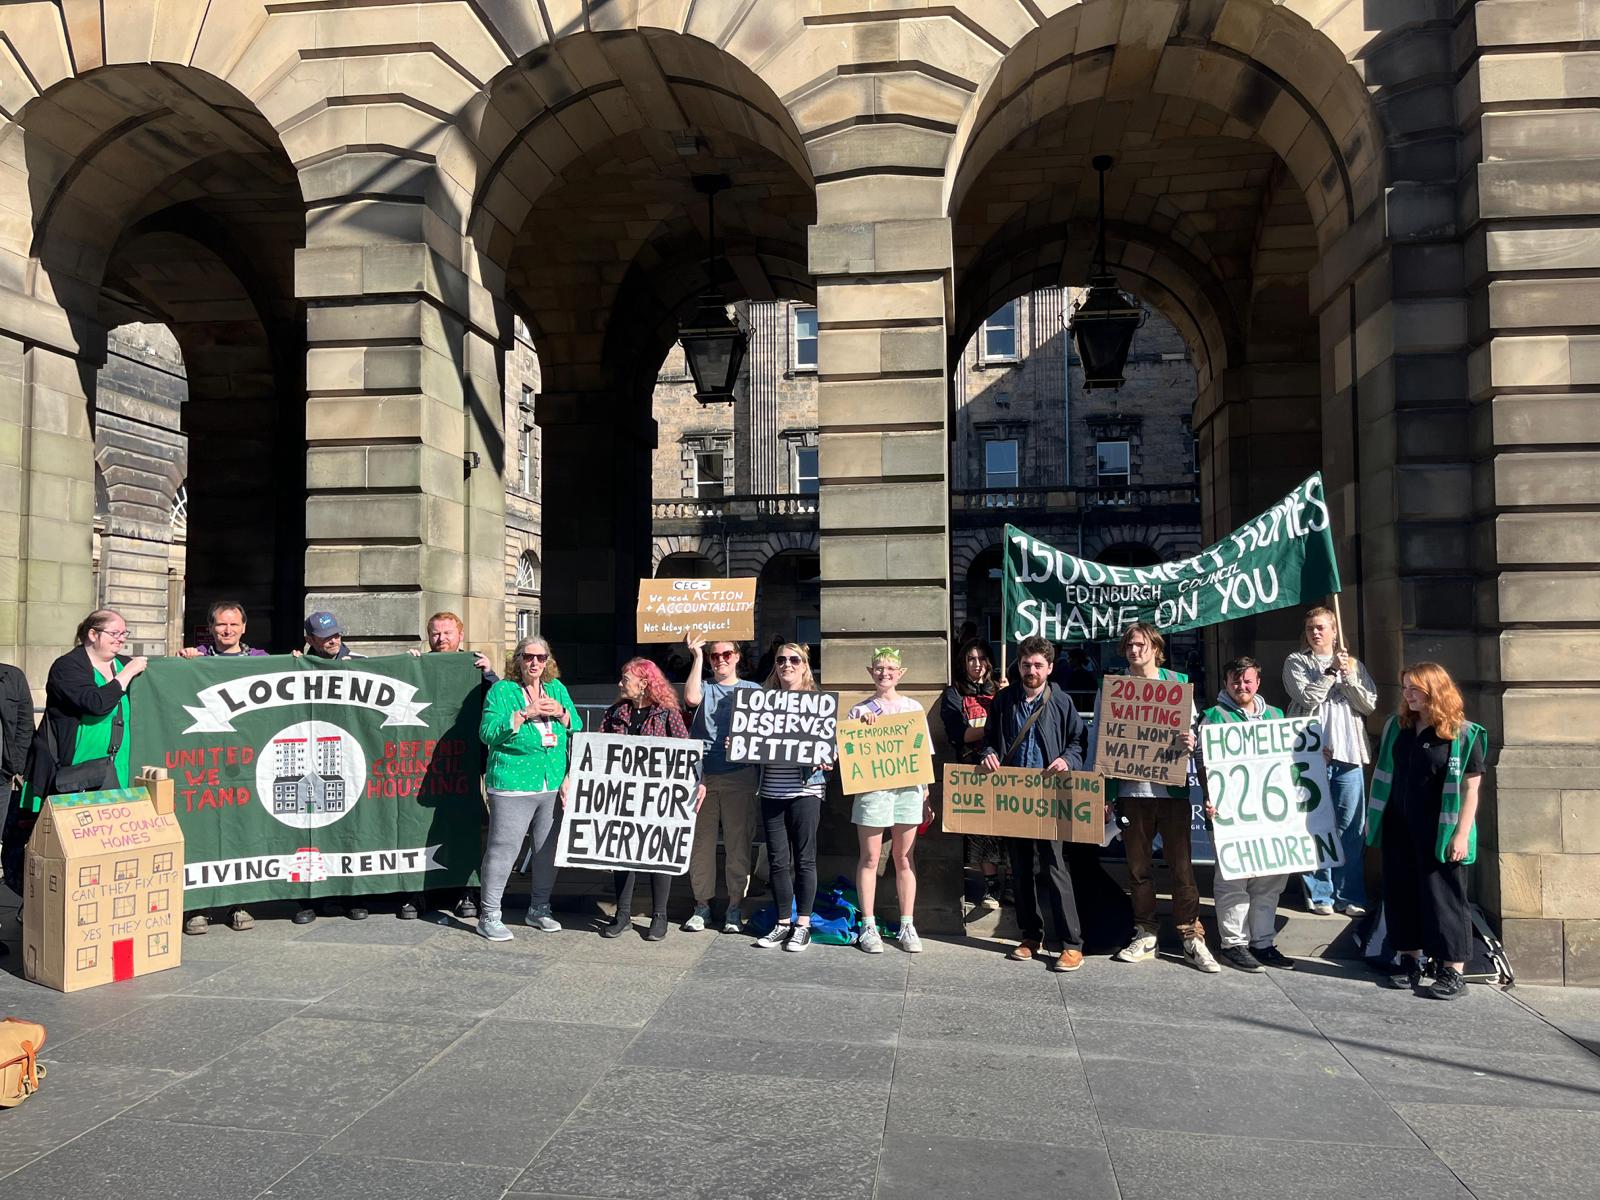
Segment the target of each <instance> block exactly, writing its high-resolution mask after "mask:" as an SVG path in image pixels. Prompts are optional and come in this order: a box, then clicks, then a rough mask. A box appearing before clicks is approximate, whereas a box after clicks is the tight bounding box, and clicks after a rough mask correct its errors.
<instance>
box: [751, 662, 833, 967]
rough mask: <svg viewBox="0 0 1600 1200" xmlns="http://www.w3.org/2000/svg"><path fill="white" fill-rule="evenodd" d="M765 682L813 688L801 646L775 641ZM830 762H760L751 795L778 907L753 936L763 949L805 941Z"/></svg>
mask: <svg viewBox="0 0 1600 1200" xmlns="http://www.w3.org/2000/svg"><path fill="white" fill-rule="evenodd" d="M765 686H767V687H769V688H779V689H781V690H782V691H786V692H814V691H816V690H817V681H816V680H815V679H814V678H812V675H811V662H810V657H809V653H808V650H807V648H806V647H805V646H802V645H799V644H798V643H795V642H785V643H783V645H781V646H779V647H778V649H777V652H776V653H775V654H774V655H773V656H772V674H771V675H769V676H768V677H767V682H766V685H765ZM832 765H833V764H832V763H828V764H825V765H823V766H820V767H812V766H808V765H806V764H804V763H765V764H763V765H762V767H761V780H760V783H759V784H758V785H757V786H756V796H757V797H758V798H759V799H760V801H761V823H762V824H763V825H764V826H766V830H767V857H768V866H769V868H770V869H771V872H772V898H773V899H774V900H775V901H776V902H777V911H778V923H777V924H776V925H774V926H773V927H772V929H771V930H770V931H768V932H767V933H766V934H764V935H763V936H762V937H760V938H758V939H757V940H756V943H755V944H756V945H757V946H758V947H760V948H761V949H763V950H773V949H778V948H782V949H784V950H788V951H791V952H793V953H796V954H798V953H799V952H801V951H802V950H804V949H805V948H806V947H807V946H809V945H810V944H811V906H812V905H813V904H814V903H816V899H817V823H818V822H819V821H820V820H821V819H822V791H823V784H824V779H825V776H824V774H823V772H825V771H827V770H828V769H829V768H830V767H831V766H832ZM791 912H792V913H793V914H794V916H793V919H791V918H790V913H791Z"/></svg>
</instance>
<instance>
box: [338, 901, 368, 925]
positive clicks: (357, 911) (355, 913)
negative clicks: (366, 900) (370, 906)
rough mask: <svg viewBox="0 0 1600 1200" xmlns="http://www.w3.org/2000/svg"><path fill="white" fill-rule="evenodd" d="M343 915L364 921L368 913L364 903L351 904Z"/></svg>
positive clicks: (353, 919)
mask: <svg viewBox="0 0 1600 1200" xmlns="http://www.w3.org/2000/svg"><path fill="white" fill-rule="evenodd" d="M344 915H345V916H347V917H349V918H350V919H351V920H352V921H365V920H366V919H367V917H368V916H369V915H370V914H368V912H367V906H366V905H365V904H352V905H351V906H350V907H349V909H348V910H346V912H345V914H344Z"/></svg>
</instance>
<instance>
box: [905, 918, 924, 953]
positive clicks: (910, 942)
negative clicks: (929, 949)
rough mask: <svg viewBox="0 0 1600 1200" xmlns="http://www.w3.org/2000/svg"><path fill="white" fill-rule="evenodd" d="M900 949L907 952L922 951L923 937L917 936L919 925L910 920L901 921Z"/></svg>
mask: <svg viewBox="0 0 1600 1200" xmlns="http://www.w3.org/2000/svg"><path fill="white" fill-rule="evenodd" d="M900 949H902V950H904V951H905V952H906V953H907V954H921V953H922V939H921V938H919V937H918V936H917V927H916V926H915V925H913V924H912V923H911V922H910V921H909V920H903V921H901V922H900Z"/></svg>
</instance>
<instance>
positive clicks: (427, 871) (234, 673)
mask: <svg viewBox="0 0 1600 1200" xmlns="http://www.w3.org/2000/svg"><path fill="white" fill-rule="evenodd" d="M482 682H483V677H482V676H481V675H480V674H479V672H478V670H477V668H475V667H474V666H473V665H472V656H471V655H470V654H424V655H422V656H421V657H420V658H414V657H412V656H410V655H406V654H401V655H395V656H393V657H386V658H363V659H343V660H339V661H333V662H329V661H326V660H323V659H315V658H294V657H290V656H274V657H267V658H239V659H228V658H214V657H213V658H199V659H178V658H172V659H158V660H155V661H153V662H151V664H150V668H149V670H147V671H146V672H145V673H144V675H143V676H142V677H141V678H140V679H139V680H138V681H137V682H136V683H135V684H134V687H133V697H132V699H133V713H132V718H133V719H132V722H131V723H132V727H133V728H132V734H133V764H134V767H135V769H137V768H138V767H141V766H145V765H149V766H156V767H165V768H166V769H167V770H168V771H169V772H170V773H171V776H172V778H173V780H174V782H175V784H176V788H175V791H176V799H177V809H176V811H177V816H178V823H179V824H180V825H181V826H182V827H183V834H184V839H185V843H186V846H187V849H186V852H185V856H184V901H183V903H184V908H185V910H186V911H193V910H194V909H199V908H215V907H222V906H226V905H232V904H246V903H250V902H252V901H259V900H291V899H292V900H305V899H308V898H311V897H316V896H361V895H381V894H383V893H386V892H402V891H405V892H411V891H422V890H423V889H424V888H435V887H449V886H456V885H460V884H467V883H471V882H473V881H475V879H476V873H477V867H478V861H479V859H480V857H481V840H480V832H479V830H480V823H481V820H482V816H483V800H482V798H481V797H482V791H481V782H482V765H481V764H482V754H483V743H482V742H480V741H479V740H478V715H479V706H480V704H481V701H482Z"/></svg>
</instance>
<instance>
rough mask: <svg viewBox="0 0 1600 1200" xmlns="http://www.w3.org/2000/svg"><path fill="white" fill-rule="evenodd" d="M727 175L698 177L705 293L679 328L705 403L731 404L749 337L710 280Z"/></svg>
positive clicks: (698, 396) (696, 388)
mask: <svg viewBox="0 0 1600 1200" xmlns="http://www.w3.org/2000/svg"><path fill="white" fill-rule="evenodd" d="M730 183H731V181H730V180H729V179H728V177H727V176H726V175H696V176H695V179H694V186H695V190H696V191H698V192H701V193H702V194H703V195H704V196H705V198H706V280H707V286H706V290H705V291H704V292H702V293H700V299H699V300H698V301H696V303H695V308H694V312H693V313H691V314H690V316H689V318H688V320H686V321H684V322H682V323H681V324H680V325H679V326H678V341H679V342H681V343H682V344H683V356H684V358H685V359H686V360H687V361H688V364H689V374H690V375H691V376H693V377H694V396H695V399H696V400H698V401H700V403H702V404H731V403H732V402H733V385H734V383H735V382H737V381H738V378H739V368H740V367H742V366H743V365H744V354H745V347H746V343H747V341H748V338H749V335H748V334H747V333H746V332H745V330H744V329H743V328H742V327H741V326H740V325H739V323H738V322H736V321H734V320H732V319H731V318H730V317H729V316H728V301H727V299H726V298H725V297H724V296H723V295H722V293H721V292H719V291H718V290H717V289H716V287H715V285H713V284H712V283H711V282H710V281H711V280H712V279H713V278H714V276H713V274H712V271H713V269H714V267H715V263H716V249H717V224H716V222H717V212H716V195H717V193H718V192H720V191H723V190H725V189H726V188H727V187H729V186H730Z"/></svg>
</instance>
